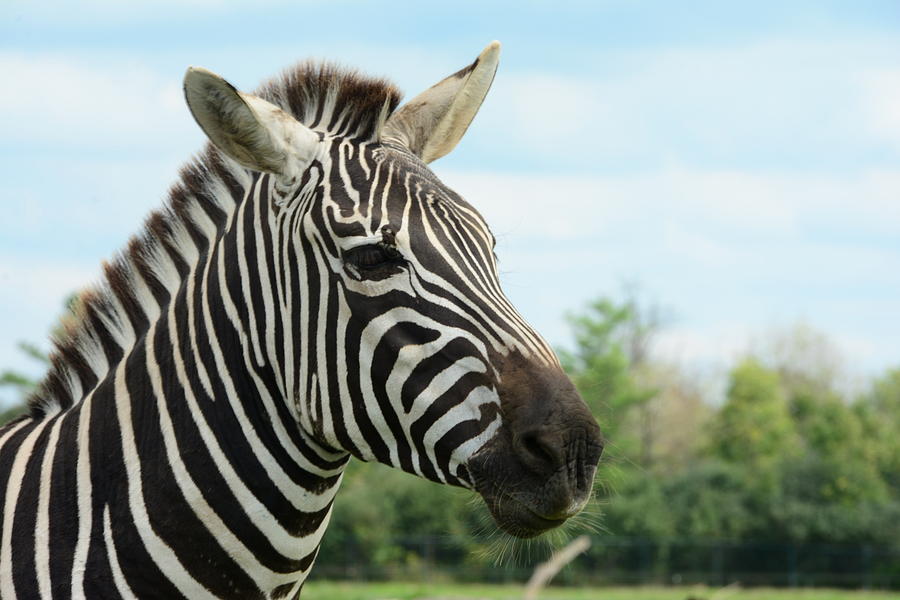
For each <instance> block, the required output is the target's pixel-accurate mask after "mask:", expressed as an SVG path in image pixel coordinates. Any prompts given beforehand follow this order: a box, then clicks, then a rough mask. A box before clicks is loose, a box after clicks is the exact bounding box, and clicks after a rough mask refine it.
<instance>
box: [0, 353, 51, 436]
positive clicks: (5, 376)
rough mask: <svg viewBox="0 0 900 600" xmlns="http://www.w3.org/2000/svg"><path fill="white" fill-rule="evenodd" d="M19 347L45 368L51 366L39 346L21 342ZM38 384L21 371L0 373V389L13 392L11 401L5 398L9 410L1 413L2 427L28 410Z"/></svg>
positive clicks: (9, 370)
mask: <svg viewBox="0 0 900 600" xmlns="http://www.w3.org/2000/svg"><path fill="white" fill-rule="evenodd" d="M18 346H19V350H21V351H22V352H23V353H24V354H25V355H26V356H28V357H29V358H32V359H34V360H35V361H37V362H39V363H41V364H42V365H44V366H47V365H48V364H49V360H48V359H47V355H46V354H44V353H43V352H41V350H40V349H39V348H38V347H37V346H35V345H33V344H29V343H28V342H19V345H18ZM37 384H38V381H37V380H36V379H34V378H32V377H30V376H28V375H26V374H25V373H22V372H21V371H17V370H15V369H5V370H4V371H0V389H8V390H11V391H12V399H11V400H10V399H7V398H4V401H5V402H4V404H6V405H7V407H8V408H6V409H5V410H3V411H2V412H0V425H3V424H4V423H8V422H9V421H11V420H13V419H15V418H16V417H18V416H19V415H21V414H23V413H25V412H26V411H27V410H28V406H27V403H26V400H27V398H28V396H29V395H30V394H31V392H33V391H34V388H35V387H36V386H37Z"/></svg>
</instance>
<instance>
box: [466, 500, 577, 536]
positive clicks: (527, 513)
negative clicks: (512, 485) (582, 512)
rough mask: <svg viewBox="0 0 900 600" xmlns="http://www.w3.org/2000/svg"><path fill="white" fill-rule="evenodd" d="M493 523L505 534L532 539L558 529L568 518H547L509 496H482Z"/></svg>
mask: <svg viewBox="0 0 900 600" xmlns="http://www.w3.org/2000/svg"><path fill="white" fill-rule="evenodd" d="M482 498H484V501H485V504H486V505H487V507H488V510H490V511H491V516H493V517H494V522H496V523H497V526H498V527H500V529H502V530H503V531H505V532H506V533H509V534H510V535H514V536H516V537H519V538H532V537H536V536H538V535H541V534H542V533H544V532H547V531H549V530H551V529H555V528H556V527H559V526H560V525H562V524H563V523H565V522H566V520H567V519H568V517H562V518H557V517H549V516H543V515H541V514H539V513H538V512H536V511H535V510H534V509H533V508H532V507H530V506H528V505H527V504H526V503H524V502H522V501H520V500H517V499H516V498H514V497H513V496H511V495H509V494H502V493H501V494H498V495H497V496H495V497H492V498H491V497H487V496H485V495H484V494H482Z"/></svg>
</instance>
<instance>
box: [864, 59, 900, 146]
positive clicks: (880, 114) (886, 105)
mask: <svg viewBox="0 0 900 600" xmlns="http://www.w3.org/2000/svg"><path fill="white" fill-rule="evenodd" d="M862 82H863V87H864V90H865V102H866V108H867V109H868V113H867V125H868V128H869V131H870V132H871V134H872V135H874V136H876V137H879V138H883V139H886V140H888V141H891V142H893V143H895V144H897V145H898V146H900V69H872V70H870V71H867V72H865V73H864V74H863V76H862Z"/></svg>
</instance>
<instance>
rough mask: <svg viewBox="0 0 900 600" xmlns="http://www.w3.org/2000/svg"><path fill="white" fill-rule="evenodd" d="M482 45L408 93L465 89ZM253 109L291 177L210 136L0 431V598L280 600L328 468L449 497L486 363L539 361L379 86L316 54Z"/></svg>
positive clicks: (492, 411) (459, 210) (469, 221)
mask: <svg viewBox="0 0 900 600" xmlns="http://www.w3.org/2000/svg"><path fill="white" fill-rule="evenodd" d="M488 50H490V52H491V53H488ZM488 50H486V51H485V53H483V54H482V56H481V57H479V60H478V61H476V63H475V64H474V65H472V66H470V67H468V68H467V69H464V70H463V71H460V73H457V74H455V75H453V76H451V78H448V79H447V80H445V81H444V82H442V83H441V84H438V86H436V87H435V88H432V90H435V89H437V90H438V91H439V92H440V93H442V94H446V93H449V92H446V91H441V89H442V88H440V86H442V85H443V86H445V87H446V86H447V85H451V84H452V85H453V86H456V87H459V86H460V85H462V86H465V85H474V84H470V83H468V82H470V81H475V83H477V84H478V85H482V86H483V85H484V84H483V81H481V83H479V82H478V81H476V79H478V78H481V80H484V79H485V77H486V76H485V74H484V71H485V69H489V70H490V73H489V74H490V77H493V69H495V68H496V46H495V45H492V46H490V47H489V49H488ZM490 61H493V64H492V65H491V64H488V63H489V62H490ZM479 64H480V65H481V67H479ZM479 69H480V70H479ZM189 76H190V74H189ZM454 78H455V79H454ZM448 81H449V82H450V83H449V84H448V83H447V82H448ZM489 84H490V78H488V79H487V85H489ZM454 89H455V88H454ZM457 91H458V90H457ZM484 91H486V89H485V90H484ZM450 92H453V90H450ZM427 93H434V92H431V91H429V92H427ZM210 96H211V95H210ZM259 96H260V97H261V98H262V99H263V100H265V101H267V102H268V103H271V104H270V106H273V107H278V108H280V109H281V110H283V111H284V113H282V114H286V115H289V118H293V119H296V122H298V123H302V124H303V125H302V126H303V127H305V128H308V130H309V131H311V132H313V133H314V134H315V136H314V138H311V139H314V143H315V147H314V148H313V149H312V150H310V152H309V153H308V154H309V156H308V157H307V158H306V159H305V160H307V162H306V163H305V164H304V165H303V166H304V168H303V169H302V171H299V172H294V173H292V174H291V173H287V170H286V171H285V173H279V172H277V169H268V170H269V172H260V171H266V170H267V169H260V170H254V169H248V168H246V167H247V161H246V157H244V156H242V155H240V153H239V152H235V151H233V150H232V149H231V147H230V146H228V143H227V142H228V140H225V141H222V140H219V139H217V138H216V137H215V135H214V134H211V138H212V139H213V141H214V142H216V145H217V146H219V148H222V150H219V149H217V148H215V147H212V146H210V147H209V148H207V149H206V150H205V152H204V153H203V154H202V155H201V156H200V158H198V159H197V160H195V161H194V162H192V163H191V164H189V165H188V166H187V167H186V168H185V169H184V170H183V171H182V175H181V180H180V182H179V183H178V184H176V185H175V187H174V188H173V189H172V192H171V199H170V202H169V204H168V206H167V207H166V208H164V209H163V210H162V211H161V212H159V213H156V214H154V215H152V216H151V217H150V218H149V220H148V222H147V226H146V228H145V230H144V232H143V233H142V234H141V235H140V236H138V237H136V238H135V239H134V240H132V242H131V244H130V245H129V247H128V248H127V249H126V250H125V251H124V252H123V253H122V254H121V255H119V256H118V257H117V258H116V260H115V261H114V262H113V263H112V264H110V265H107V266H106V271H105V272H106V276H105V278H104V281H103V282H102V283H101V284H100V285H99V286H97V287H95V288H94V289H92V290H90V291H89V292H86V293H85V294H83V295H82V296H81V298H80V300H79V302H78V303H77V314H76V315H74V317H73V318H72V320H71V323H70V324H68V326H67V333H66V334H65V335H64V336H63V337H62V339H60V340H58V344H57V351H56V354H55V355H54V357H53V367H52V368H51V371H50V373H49V374H48V376H47V378H46V380H45V381H44V383H43V385H42V386H41V388H40V390H39V392H38V393H37V394H36V396H35V398H33V399H32V401H31V412H30V415H28V416H27V417H24V418H22V419H20V420H18V421H16V422H14V423H12V424H10V425H8V426H6V427H5V428H3V429H2V430H0V498H2V516H3V520H2V529H0V597H2V598H15V597H19V598H50V597H53V598H69V597H71V598H84V597H87V598H118V597H121V598H134V597H139V598H175V597H186V598H280V597H292V596H293V595H294V594H296V593H297V591H298V590H299V588H300V586H302V583H303V580H304V579H305V577H306V575H307V574H308V572H309V570H310V568H311V566H312V563H313V561H314V559H315V556H316V552H317V549H318V547H319V543H320V541H321V538H322V534H323V533H324V531H325V528H326V526H327V524H328V519H329V515H330V511H331V507H332V502H333V499H334V496H335V493H336V492H337V489H338V486H339V483H340V479H341V473H342V470H343V468H344V466H345V465H346V462H347V460H348V458H349V456H351V455H353V456H357V457H359V458H362V459H365V460H378V461H380V462H383V463H386V464H389V465H393V466H396V467H398V468H401V469H404V470H406V471H408V472H410V473H415V474H418V475H420V476H423V477H427V478H429V479H432V480H435V481H439V482H444V483H450V484H455V485H461V486H466V487H472V486H473V484H474V482H473V480H472V477H471V476H470V474H469V472H468V470H467V468H466V464H467V461H468V459H469V458H470V457H471V456H472V455H473V454H474V453H475V452H476V451H478V450H479V448H481V447H482V446H483V445H484V444H485V443H486V442H487V441H488V440H489V439H491V438H492V437H493V436H494V435H495V434H496V432H497V430H498V428H499V427H500V426H501V417H500V401H499V398H498V382H499V380H500V375H499V370H498V366H497V361H498V360H500V359H502V357H503V356H508V355H510V353H516V354H517V355H522V356H526V357H531V360H534V361H535V364H540V365H555V364H556V358H555V357H554V355H553V353H552V351H551V350H550V349H549V348H548V347H547V345H546V344H545V343H544V342H543V341H542V340H541V339H540V338H539V337H538V336H537V335H536V334H535V333H534V332H533V331H532V330H531V329H530V328H529V327H528V326H527V324H525V322H524V321H523V320H522V319H521V317H519V315H518V314H517V313H516V311H515V309H514V308H513V307H512V306H511V305H510V304H509V302H508V301H507V300H506V299H505V297H504V296H503V293H502V292H501V290H500V287H499V283H498V278H497V269H496V263H495V259H494V256H493V249H492V245H493V238H492V236H491V234H490V232H489V230H488V228H487V226H486V225H485V223H484V221H483V220H482V218H481V216H480V215H479V214H478V212H477V211H476V210H475V209H474V208H473V207H471V206H470V205H468V204H467V203H466V202H465V201H464V200H462V199H461V198H460V197H459V196H457V195H456V194H455V193H453V192H452V191H450V190H449V189H447V188H446V187H445V186H443V185H442V184H441V182H440V181H439V180H438V179H437V178H436V177H435V176H434V175H433V173H432V172H431V171H430V170H428V168H427V167H426V166H425V163H424V162H423V161H422V159H421V158H424V159H425V160H426V161H427V160H431V159H433V158H434V156H433V155H434V154H435V153H438V152H440V151H444V150H441V149H440V148H439V150H434V148H435V147H439V146H440V144H443V147H446V145H447V143H449V144H450V147H451V148H452V145H454V144H455V143H456V142H455V141H454V140H451V141H450V142H446V141H445V142H441V141H440V140H438V141H437V142H435V141H434V140H431V141H427V143H426V142H421V141H420V142H416V140H410V139H409V137H408V136H406V137H404V131H407V130H408V128H407V129H404V127H405V123H408V122H409V120H410V113H409V111H405V112H404V110H403V109H401V111H399V112H397V113H394V114H395V117H396V119H397V120H396V121H392V119H394V118H395V117H390V119H389V115H391V114H392V113H393V112H394V108H395V107H396V105H397V102H398V97H399V96H398V93H397V92H396V90H395V89H394V88H393V87H392V86H390V85H389V84H387V83H385V82H383V81H380V80H371V79H367V78H364V77H361V76H359V75H357V74H354V73H347V72H343V71H340V70H337V69H335V68H331V67H327V66H324V67H323V66H315V65H301V66H299V67H297V68H295V69H293V70H291V71H289V72H287V73H286V74H285V75H284V76H282V77H281V78H279V79H277V80H275V81H273V82H271V83H269V84H267V85H266V86H265V87H263V88H262V90H261V91H260V92H259ZM245 98H249V97H245ZM481 98H483V93H482V94H481V96H480V97H479V98H478V103H480V100H481ZM190 100H191V97H190V95H189V101H190ZM414 102H415V101H414ZM411 104H413V103H411ZM438 104H439V103H438ZM445 104H446V103H445ZM251 105H252V106H254V107H256V108H255V109H254V110H257V109H258V106H257V105H253V104H251ZM259 106H262V105H259ZM475 108H476V109H477V106H476V107H475ZM192 109H193V110H194V111H195V115H197V110H198V109H197V108H196V107H195V106H194V105H192ZM439 109H440V110H443V111H444V113H446V112H447V111H448V110H449V111H451V112H452V111H453V110H458V109H455V108H453V107H450V108H448V107H447V106H443V107H440V106H439ZM257 112H258V111H257ZM444 113H441V114H444ZM438 116H439V117H440V115H438ZM451 116H452V115H451ZM464 116H465V115H464ZM471 116H474V111H471V115H469V116H468V117H467V118H468V120H471ZM279 118H281V117H279ZM429 118H431V119H432V120H435V119H433V118H432V117H429ZM468 120H465V119H463V121H464V122H462V125H461V127H462V130H463V131H464V130H465V127H467V126H468ZM198 121H199V122H200V123H201V125H203V126H204V129H207V133H210V131H209V125H208V124H207V123H205V122H204V121H203V118H202V115H201V116H198ZM437 121H440V119H437ZM459 127H460V125H457V126H456V128H455V130H452V131H450V133H449V134H448V133H447V132H444V133H441V134H440V135H444V136H445V137H446V136H448V135H449V136H450V137H452V136H454V135H456V136H457V137H456V140H458V137H459V136H461V135H462V132H459V131H457V130H458V129H459ZM445 129H446V127H445ZM417 146H421V147H423V148H426V149H425V150H422V148H418V147H417ZM427 148H431V150H428V149H427ZM423 152H424V153H425V154H423ZM429 152H430V153H431V154H430V155H428V153H429ZM417 154H418V155H417ZM420 157H421V158H420ZM266 160H268V158H266ZM238 161H240V162H238ZM260 161H262V159H260ZM268 164H269V163H265V164H264V166H266V165H268ZM289 175H290V176H289Z"/></svg>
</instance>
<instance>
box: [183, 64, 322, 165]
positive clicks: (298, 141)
mask: <svg viewBox="0 0 900 600" xmlns="http://www.w3.org/2000/svg"><path fill="white" fill-rule="evenodd" d="M184 97H185V99H186V100H187V104H188V107H189V108H190V109H191V114H192V115H193V116H194V119H195V120H196V121H197V124H198V125H200V128H201V129H203V132H204V133H206V136H207V137H208V138H209V139H210V141H212V143H213V144H215V146H216V147H217V148H218V149H219V150H221V151H222V152H224V153H225V154H226V155H228V156H230V157H231V158H233V159H234V160H236V161H237V162H239V163H240V164H242V165H244V166H245V167H247V168H249V169H253V170H254V171H265V172H267V173H273V174H275V175H277V176H279V177H282V178H284V179H287V180H292V179H294V178H296V177H298V176H299V175H300V174H301V173H303V171H304V170H306V167H307V166H308V165H309V163H310V162H311V161H312V159H313V157H314V156H315V152H316V148H317V146H318V143H319V136H318V135H317V134H316V133H315V132H313V131H312V130H311V129H309V128H308V127H306V126H304V125H303V124H302V123H300V122H299V121H297V120H296V119H294V117H292V116H291V115H289V114H287V113H286V112H284V111H283V110H281V109H280V108H278V107H277V106H275V105H273V104H270V103H269V102H266V101H265V100H263V99H262V98H258V97H256V96H251V95H249V94H243V93H241V92H239V91H238V90H236V89H235V88H234V87H233V86H232V85H231V84H230V83H228V82H227V81H225V80H224V79H222V78H221V77H219V76H218V75H216V74H215V73H212V72H210V71H207V70H206V69H202V68H199V67H190V68H188V70H187V73H185V75H184Z"/></svg>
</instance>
